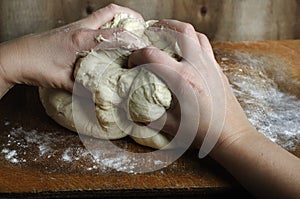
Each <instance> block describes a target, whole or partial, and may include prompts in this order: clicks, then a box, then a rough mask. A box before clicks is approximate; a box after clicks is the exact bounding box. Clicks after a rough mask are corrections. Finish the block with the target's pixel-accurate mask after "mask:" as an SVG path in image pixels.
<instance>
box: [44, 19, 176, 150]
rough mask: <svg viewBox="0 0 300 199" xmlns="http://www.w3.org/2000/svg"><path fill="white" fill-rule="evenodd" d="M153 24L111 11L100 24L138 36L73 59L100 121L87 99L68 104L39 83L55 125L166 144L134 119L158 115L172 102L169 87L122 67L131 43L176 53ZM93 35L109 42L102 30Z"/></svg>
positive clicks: (167, 37) (101, 135)
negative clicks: (110, 18)
mask: <svg viewBox="0 0 300 199" xmlns="http://www.w3.org/2000/svg"><path fill="white" fill-rule="evenodd" d="M153 23H155V21H153V20H152V21H148V22H146V23H145V22H142V21H140V20H139V19H136V18H133V17H131V16H128V15H126V14H119V15H116V16H115V18H114V20H113V21H112V22H109V23H107V24H106V25H104V26H103V27H102V28H124V29H126V30H127V31H130V32H131V33H134V34H135V35H136V37H137V41H136V42H135V43H133V44H129V45H128V46H127V47H123V48H121V49H120V48H118V49H105V50H103V49H98V50H96V49H95V50H92V51H91V52H90V53H88V54H87V55H86V56H85V57H83V58H81V59H80V60H79V61H78V62H77V64H76V67H75V71H74V77H75V79H76V81H77V82H79V83H80V84H82V85H83V86H84V87H85V88H86V89H88V90H89V91H90V92H91V93H92V96H93V103H94V104H95V107H94V109H96V111H94V112H96V117H97V120H98V121H99V124H98V121H95V120H93V119H92V116H90V114H87V110H86V108H85V105H84V103H88V102H87V101H85V100H87V99H83V100H82V101H81V100H79V101H81V102H79V103H77V104H76V102H74V100H73V103H75V104H76V107H75V106H74V105H73V106H72V95H71V94H69V93H67V92H65V91H62V90H55V89H43V88H40V90H39V92H40V98H41V101H42V103H43V105H44V107H45V109H46V112H47V113H48V115H49V116H50V117H52V118H53V119H54V120H55V121H56V122H57V123H59V124H60V125H62V126H64V127H66V128H68V129H70V130H72V131H76V128H77V130H78V131H79V132H80V133H83V134H86V135H89V136H93V137H97V138H106V139H118V138H122V137H125V136H126V135H130V136H131V137H132V138H133V139H134V140H135V141H136V142H137V143H139V144H142V145H145V146H149V147H152V148H156V149H160V148H163V147H164V146H166V145H167V144H168V143H169V140H168V139H167V138H166V137H165V136H163V135H162V134H160V133H157V132H156V131H154V130H152V129H150V128H148V127H147V126H142V125H138V124H137V123H149V122H152V121H155V120H157V119H159V118H160V117H161V116H162V115H163V114H164V113H165V111H166V110H167V109H168V108H169V107H170V105H171V101H172V96H171V92H170V91H169V89H168V87H167V86H166V85H165V83H164V82H163V81H162V80H160V79H159V78H158V77H157V76H156V75H155V74H153V73H152V72H150V71H148V70H147V69H145V68H141V67H139V68H137V69H136V68H135V69H127V66H126V64H127V58H128V56H129V55H130V54H131V51H130V48H131V47H132V46H131V45H134V46H135V47H136V48H144V47H145V46H149V45H154V46H156V47H158V48H160V49H163V50H165V51H166V52H167V53H168V54H169V55H170V56H174V57H175V56H177V55H180V51H179V50H178V49H179V48H178V46H177V43H176V40H175V38H174V37H172V36H170V35H168V34H167V33H166V32H165V31H157V30H151V29H149V26H150V25H152V24H153ZM116 37H117V35H116ZM116 39H119V38H116ZM98 40H100V41H102V42H110V41H108V40H105V41H104V39H103V38H102V37H101V35H100V36H99V37H98ZM90 104H91V103H90ZM77 105H78V106H77ZM72 108H73V109H72ZM73 114H76V118H80V121H78V119H77V120H76V128H75V124H74V120H73ZM78 128H79V129H78Z"/></svg>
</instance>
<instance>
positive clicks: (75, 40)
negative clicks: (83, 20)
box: [71, 29, 87, 48]
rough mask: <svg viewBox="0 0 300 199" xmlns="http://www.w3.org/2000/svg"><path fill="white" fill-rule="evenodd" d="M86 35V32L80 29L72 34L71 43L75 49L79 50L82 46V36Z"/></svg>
mask: <svg viewBox="0 0 300 199" xmlns="http://www.w3.org/2000/svg"><path fill="white" fill-rule="evenodd" d="M86 34H87V30H85V29H80V30H76V31H74V32H73V34H72V36H71V41H72V44H73V46H74V47H75V48H79V47H81V46H82V45H83V43H84V35H86Z"/></svg>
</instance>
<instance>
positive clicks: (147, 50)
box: [142, 48, 157, 58]
mask: <svg viewBox="0 0 300 199" xmlns="http://www.w3.org/2000/svg"><path fill="white" fill-rule="evenodd" d="M156 51H157V50H156V49H155V48H144V49H142V55H143V56H144V57H147V58H149V57H153V55H154V54H155V52H156Z"/></svg>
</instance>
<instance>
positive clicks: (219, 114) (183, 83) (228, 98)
mask: <svg viewBox="0 0 300 199" xmlns="http://www.w3.org/2000/svg"><path fill="white" fill-rule="evenodd" d="M155 26H156V27H160V26H162V27H164V28H163V29H164V30H165V31H170V35H173V36H174V37H176V38H177V42H178V45H179V48H180V50H181V53H182V57H183V58H182V59H181V60H180V61H176V60H175V59H173V58H171V57H170V56H169V55H167V54H166V53H164V52H163V51H160V50H159V49H157V48H154V47H150V48H145V49H142V50H138V51H136V52H134V53H133V54H132V55H131V56H130V58H129V65H130V66H131V67H134V66H137V65H142V64H151V65H152V66H150V68H149V69H150V70H152V71H153V72H154V73H156V74H157V75H158V76H160V77H161V78H162V79H163V80H164V81H165V82H166V83H167V84H168V86H169V88H171V90H172V89H175V90H176V93H177V94H176V95H178V94H179V95H181V96H187V95H190V97H185V100H181V101H180V100H179V102H178V103H177V106H175V108H173V109H172V110H170V111H168V116H167V118H168V119H167V120H166V123H165V126H164V127H163V129H162V130H163V131H164V132H165V133H169V134H172V135H173V136H174V134H175V133H176V131H177V128H178V125H179V123H180V119H182V117H187V118H189V120H193V119H195V117H194V116H192V115H193V114H194V112H196V111H197V110H199V112H200V122H199V121H194V122H199V129H198V132H197V136H196V140H195V145H196V147H200V146H201V144H202V143H203V140H204V138H205V136H208V135H207V134H209V135H210V136H211V137H208V138H209V139H214V140H215V141H217V140H218V142H217V143H213V144H217V145H216V146H215V148H217V147H218V145H220V144H222V143H223V142H226V143H230V142H232V141H234V140H235V139H237V138H238V137H239V136H241V134H243V133H245V132H248V131H252V130H253V127H252V126H251V125H250V124H249V122H248V119H247V118H246V116H245V114H244V112H243V110H242V108H241V106H240V104H239V103H238V102H237V100H236V98H235V97H234V95H233V93H232V91H231V88H230V86H229V83H228V80H227V78H226V76H225V75H224V74H223V73H222V71H221V69H220V67H219V65H218V64H217V62H216V61H215V59H214V54H213V51H212V47H211V45H210V43H209V41H208V39H207V37H206V36H205V35H203V34H200V33H197V32H196V31H195V30H194V28H193V27H192V26H191V25H190V24H186V23H183V22H179V21H175V20H161V21H160V22H159V23H157V24H155ZM161 29H162V28H161ZM168 29H169V30H168ZM170 29H171V30H170ZM173 30H176V31H173ZM176 32H177V33H178V34H176ZM174 34H176V35H174ZM191 89H192V90H194V92H195V96H196V98H195V100H196V101H198V103H197V104H198V107H196V103H194V105H192V104H193V102H194V101H195V100H194V99H193V100H191V99H192V98H193V96H192V95H193V94H192V93H191V92H188V90H191ZM179 97H180V96H179ZM177 98H178V96H177ZM179 107H181V110H180V108H179ZM182 107H187V108H186V109H182ZM158 123H159V121H158ZM158 126H161V125H158ZM152 127H154V128H155V124H152ZM217 127H218V128H217ZM216 131H220V132H216ZM190 136H192V135H190ZM206 141H208V143H209V142H210V140H206ZM212 147H213V146H210V147H208V148H209V149H208V150H210V149H211V148H212ZM208 152H209V151H205V153H206V154H207V153H208Z"/></svg>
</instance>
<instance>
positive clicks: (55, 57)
mask: <svg viewBox="0 0 300 199" xmlns="http://www.w3.org/2000/svg"><path fill="white" fill-rule="evenodd" d="M117 13H128V14H131V15H133V16H136V17H138V18H141V20H142V17H141V15H140V14H138V13H136V12H134V11H132V10H130V9H128V8H123V7H120V6H116V5H113V4H111V5H109V6H107V7H105V8H103V9H100V10H98V11H96V12H95V13H94V14H92V15H90V16H89V17H87V18H85V19H82V20H80V21H77V22H74V23H72V24H69V25H66V26H63V27H60V28H58V29H54V30H51V31H49V32H45V33H42V34H36V35H29V36H26V37H22V38H19V39H17V40H14V41H10V42H6V43H3V44H1V45H0V98H1V97H2V96H3V95H4V94H5V93H6V92H7V91H8V90H9V89H10V88H11V87H13V86H14V85H15V84H29V85H36V86H43V87H54V88H63V89H66V90H69V91H72V88H73V84H74V81H73V78H72V75H73V66H74V63H75V61H76V59H77V58H78V57H79V56H80V55H79V52H82V51H84V50H90V49H91V48H94V47H95V46H97V45H98V42H97V41H96V40H95V38H96V37H97V36H99V35H102V37H104V38H110V37H111V35H112V33H113V32H112V31H109V30H99V28H100V27H101V26H102V25H103V24H105V23H106V22H108V21H110V20H111V19H112V18H113V16H114V15H115V14H117ZM161 25H163V26H164V27H168V28H170V29H175V30H176V31H179V32H181V33H182V34H185V35H187V36H188V37H189V38H190V39H191V40H192V43H193V47H196V48H194V49H193V51H194V52H197V53H198V54H199V55H204V56H203V58H202V59H204V58H207V59H209V60H208V61H207V60H201V63H206V64H209V63H213V64H216V62H215V60H214V55H213V51H212V49H211V46H210V43H209V41H208V40H207V38H206V37H205V36H204V35H203V34H199V33H197V32H195V30H194V28H193V27H192V26H191V25H189V24H186V23H182V22H179V21H174V20H162V21H160V22H159V23H158V24H157V26H161ZM118 31H122V30H118ZM182 42H183V44H186V45H187V46H189V44H191V43H190V41H186V42H185V41H182ZM183 51H184V53H185V54H186V56H187V58H188V59H189V61H187V60H185V59H182V60H180V61H175V60H174V59H171V58H170V57H169V56H168V55H166V54H165V53H164V52H162V51H160V50H158V49H156V48H154V47H150V48H145V49H142V50H138V51H135V52H134V53H133V54H132V56H131V57H130V59H129V64H130V65H131V67H134V66H137V65H141V64H148V63H150V64H153V63H156V64H159V65H154V66H153V67H152V68H151V70H152V71H153V72H155V73H156V74H157V75H158V76H160V77H161V78H162V79H167V80H168V81H167V82H169V83H171V84H174V85H169V86H170V87H173V88H174V87H176V88H178V89H179V91H180V89H182V88H184V86H183V82H188V83H189V84H190V85H191V87H192V88H194V90H195V93H196V96H197V97H198V103H199V107H198V108H199V110H200V112H201V121H199V123H200V125H199V126H200V127H199V130H198V132H197V136H196V138H195V146H196V147H200V146H201V144H202V142H203V139H204V137H205V134H206V132H207V130H208V128H209V126H210V125H218V124H217V122H218V121H215V120H213V119H212V120H211V119H210V116H211V114H210V113H209V112H210V110H209V109H208V107H209V105H213V104H212V102H211V101H210V99H209V98H208V97H207V96H209V91H208V90H206V87H205V86H203V83H204V82H205V78H204V79H201V81H199V77H198V76H197V75H195V74H197V72H195V68H194V67H193V66H192V65H193V64H194V65H195V64H197V63H198V61H199V59H200V58H198V57H195V56H194V55H189V53H186V52H185V51H186V49H183ZM191 63H192V65H191ZM162 66H163V67H162ZM206 66H207V65H206ZM198 69H199V70H200V72H201V73H203V74H210V73H211V71H210V69H211V68H210V67H204V66H203V67H201V66H199V67H198ZM170 70H171V71H173V72H176V73H177V74H181V75H180V78H179V79H176V78H175V77H174V76H172V75H170V74H174V73H170ZM220 74H221V76H220V79H219V81H222V82H223V87H222V88H218V89H219V90H221V91H224V93H225V98H224V100H226V107H224V108H225V111H226V112H225V113H226V114H225V116H226V117H225V118H224V119H225V120H224V126H223V130H222V132H221V134H220V137H219V138H218V141H217V143H216V145H215V146H214V148H213V150H212V151H211V152H210V154H209V155H210V156H211V157H212V158H214V159H215V160H216V161H217V162H219V163H220V164H221V165H223V167H224V168H226V169H227V170H228V171H229V172H230V173H231V174H232V175H233V176H234V177H235V178H236V179H237V180H238V181H239V182H240V183H241V184H243V185H244V186H245V188H246V189H248V190H249V191H250V192H252V193H253V194H254V195H256V196H258V197H261V198H300V191H299V189H298V188H299V187H300V161H299V158H297V157H296V156H294V155H292V154H291V153H289V152H287V151H285V150H284V149H282V148H281V147H279V146H278V145H276V144H275V143H273V142H271V141H270V140H268V139H267V138H265V137H264V136H263V135H261V134H260V133H258V132H257V131H256V130H255V128H254V127H253V126H251V125H250V123H249V122H248V120H247V117H246V115H245V114H244V112H243V110H242V108H241V106H240V104H239V103H238V102H237V100H236V98H235V96H234V95H233V93H232V91H231V89H230V86H229V84H228V81H227V79H226V77H225V75H224V74H223V73H220ZM203 77H208V76H203ZM182 90H184V89H182ZM176 110H177V109H176V108H175V109H173V110H172V111H170V112H169V113H168V120H167V123H166V126H165V127H164V129H163V130H164V131H165V132H167V133H169V134H172V133H173V132H175V131H174V129H176V128H177V125H178V117H177V116H178V113H177V112H176ZM183 114H185V115H189V113H188V112H186V113H183ZM210 121H212V123H210ZM187 136H188V135H187Z"/></svg>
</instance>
